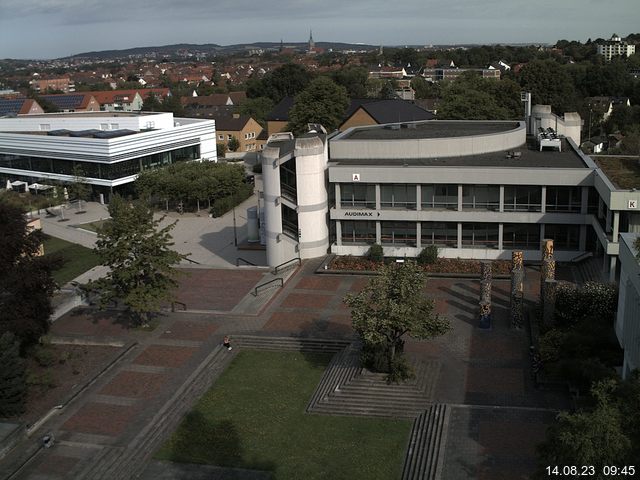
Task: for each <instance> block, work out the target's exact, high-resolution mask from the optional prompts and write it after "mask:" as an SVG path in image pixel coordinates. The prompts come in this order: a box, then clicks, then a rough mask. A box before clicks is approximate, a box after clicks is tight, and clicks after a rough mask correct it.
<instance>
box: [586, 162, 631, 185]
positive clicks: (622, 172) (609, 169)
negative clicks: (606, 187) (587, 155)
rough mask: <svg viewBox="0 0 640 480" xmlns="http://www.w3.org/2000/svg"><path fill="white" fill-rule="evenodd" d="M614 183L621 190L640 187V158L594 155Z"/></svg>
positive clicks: (597, 163)
mask: <svg viewBox="0 0 640 480" xmlns="http://www.w3.org/2000/svg"><path fill="white" fill-rule="evenodd" d="M591 158H593V160H594V161H595V162H596V165H598V167H600V168H601V169H602V171H603V172H604V174H605V175H606V176H607V178H608V179H609V180H611V183H613V185H614V186H615V187H616V188H618V189H620V190H627V189H632V188H638V189H640V158H631V157H615V156H611V157H604V156H592V157H591Z"/></svg>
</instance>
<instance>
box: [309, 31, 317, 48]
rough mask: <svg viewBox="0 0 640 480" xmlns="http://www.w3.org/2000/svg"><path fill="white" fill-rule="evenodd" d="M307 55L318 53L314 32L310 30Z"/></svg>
mask: <svg viewBox="0 0 640 480" xmlns="http://www.w3.org/2000/svg"><path fill="white" fill-rule="evenodd" d="M307 53H316V43H315V42H314V41H313V31H312V30H309V49H308V50H307Z"/></svg>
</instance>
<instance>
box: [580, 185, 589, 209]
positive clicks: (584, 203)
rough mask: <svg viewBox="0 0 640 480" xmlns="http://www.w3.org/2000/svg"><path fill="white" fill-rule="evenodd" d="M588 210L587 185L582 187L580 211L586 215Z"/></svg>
mask: <svg viewBox="0 0 640 480" xmlns="http://www.w3.org/2000/svg"><path fill="white" fill-rule="evenodd" d="M588 211H589V187H582V198H581V202H580V213H581V214H582V215H586V214H587V212H588Z"/></svg>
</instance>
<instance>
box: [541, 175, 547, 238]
mask: <svg viewBox="0 0 640 480" xmlns="http://www.w3.org/2000/svg"><path fill="white" fill-rule="evenodd" d="M540 204H541V205H540V211H541V212H542V213H547V186H546V185H543V186H542V195H540ZM543 234H544V232H541V234H540V238H544V235H543Z"/></svg>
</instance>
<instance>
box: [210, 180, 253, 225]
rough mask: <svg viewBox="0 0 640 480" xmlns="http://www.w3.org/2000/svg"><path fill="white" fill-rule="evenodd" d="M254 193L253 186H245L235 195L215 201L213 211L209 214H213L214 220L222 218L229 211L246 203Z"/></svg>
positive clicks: (212, 206)
mask: <svg viewBox="0 0 640 480" xmlns="http://www.w3.org/2000/svg"><path fill="white" fill-rule="evenodd" d="M252 193H253V187H252V186H251V185H247V184H245V185H243V186H242V187H241V188H240V191H239V192H238V193H236V194H235V195H230V196H228V197H222V198H218V199H217V200H214V202H213V204H212V205H211V210H209V213H211V215H212V216H213V217H214V218H218V217H221V216H222V215H224V214H225V213H227V212H228V211H229V210H231V209H232V208H233V207H235V206H237V205H239V204H240V203H242V202H244V201H245V200H246V199H247V198H249V197H250V196H251V194H252Z"/></svg>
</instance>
